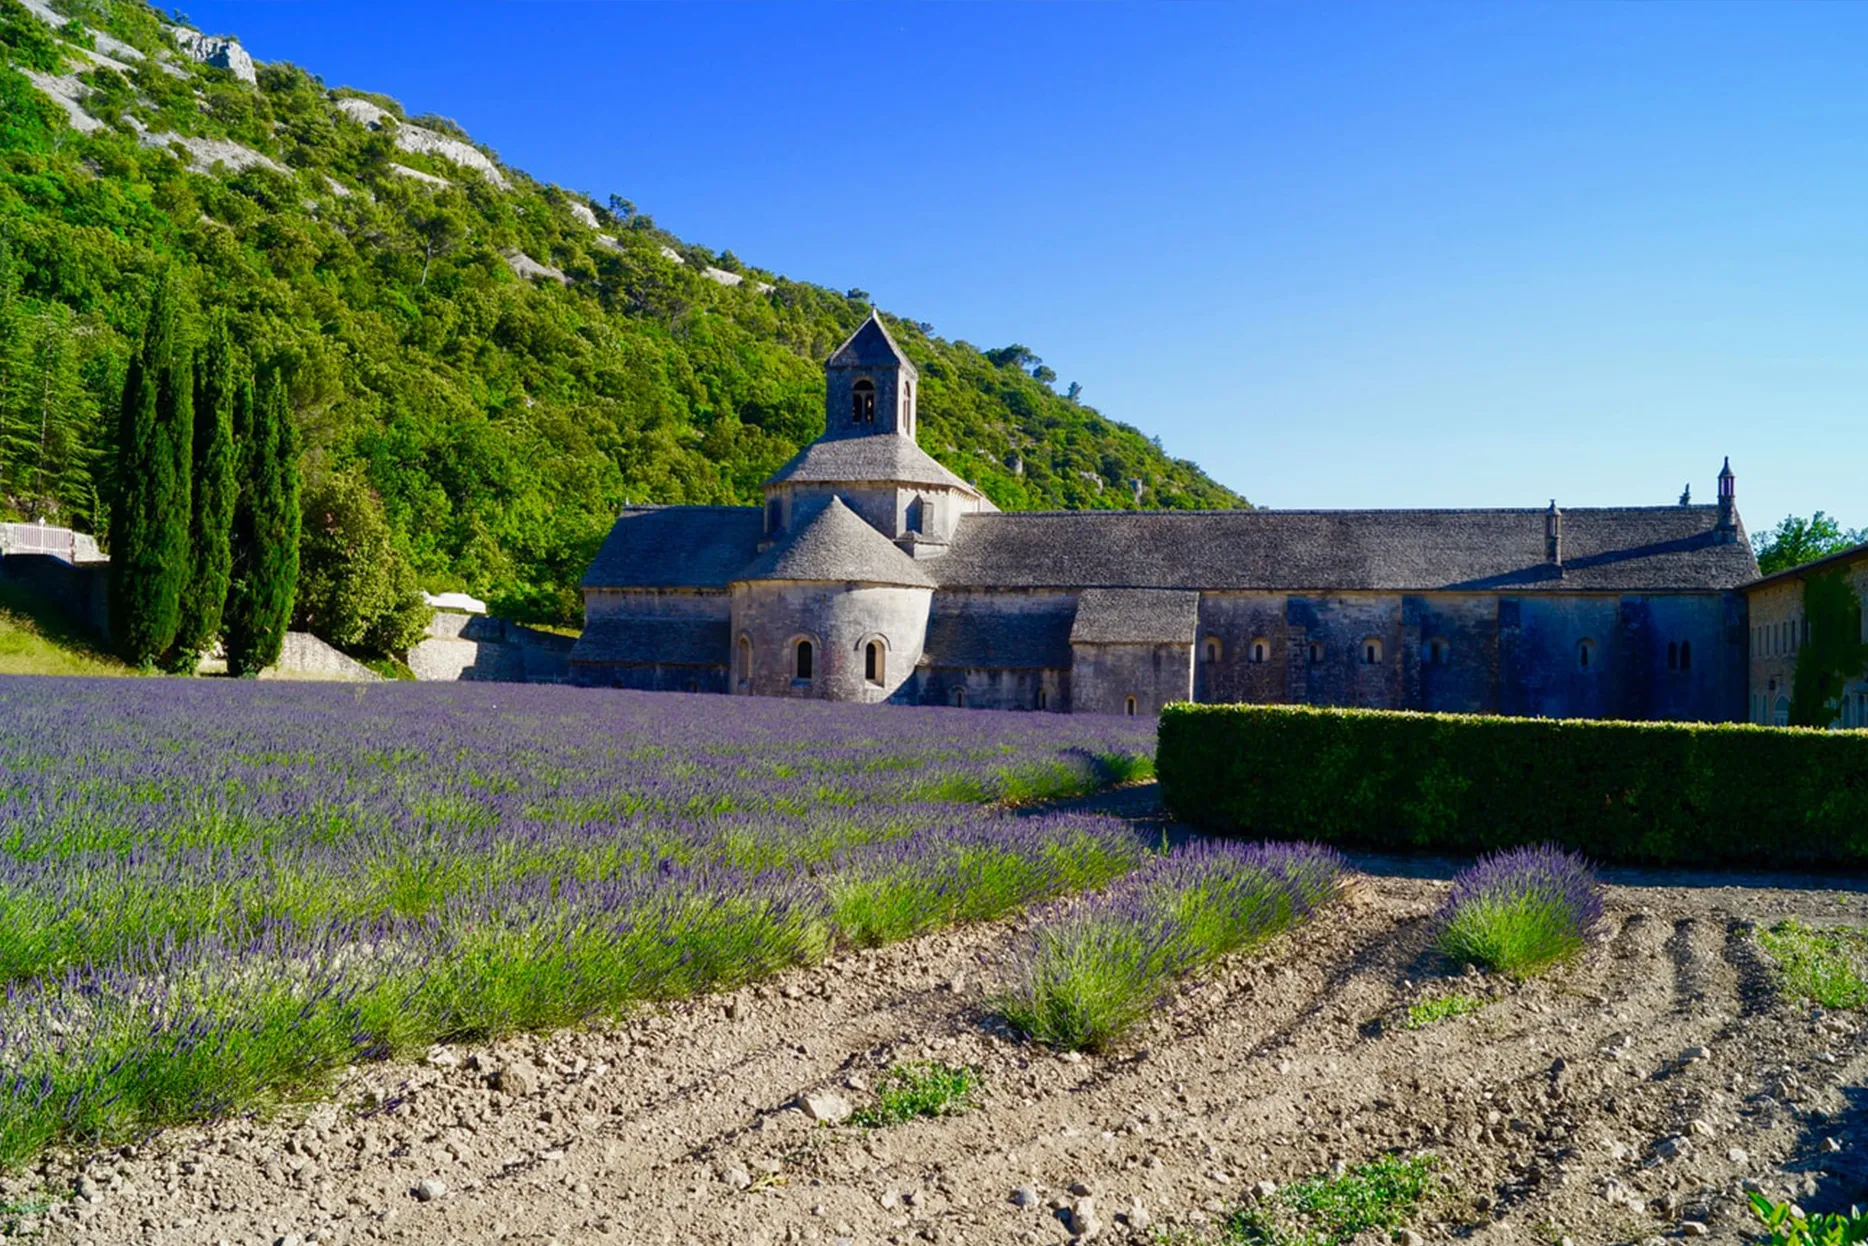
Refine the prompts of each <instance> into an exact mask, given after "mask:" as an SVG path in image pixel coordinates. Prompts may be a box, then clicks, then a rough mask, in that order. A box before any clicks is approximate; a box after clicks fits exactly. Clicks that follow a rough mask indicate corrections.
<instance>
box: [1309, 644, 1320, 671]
mask: <svg viewBox="0 0 1868 1246" xmlns="http://www.w3.org/2000/svg"><path fill="white" fill-rule="evenodd" d="M1310 664H1311V665H1312V666H1322V665H1323V645H1322V643H1321V642H1319V641H1315V640H1313V641H1311V642H1310Z"/></svg>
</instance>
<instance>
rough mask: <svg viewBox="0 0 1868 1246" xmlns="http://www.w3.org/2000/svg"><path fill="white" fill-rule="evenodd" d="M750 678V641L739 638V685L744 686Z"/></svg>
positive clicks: (745, 638) (743, 637)
mask: <svg viewBox="0 0 1868 1246" xmlns="http://www.w3.org/2000/svg"><path fill="white" fill-rule="evenodd" d="M751 679H752V641H751V640H750V639H749V638H747V637H745V636H741V637H740V638H739V686H740V687H742V688H744V687H745V686H746V685H747V683H748V682H750V681H751Z"/></svg>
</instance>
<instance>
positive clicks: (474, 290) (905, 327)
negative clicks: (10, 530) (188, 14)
mask: <svg viewBox="0 0 1868 1246" xmlns="http://www.w3.org/2000/svg"><path fill="white" fill-rule="evenodd" d="M60 23H62V24H60ZM243 70H245V72H246V73H251V71H250V70H246V67H245V66H244V64H242V63H235V64H233V66H232V67H231V68H220V67H215V66H212V65H207V64H201V63H197V62H196V61H194V60H192V59H190V58H189V57H188V56H186V55H184V54H182V53H181V51H180V50H179V49H178V45H177V42H176V39H175V37H174V34H173V31H172V28H170V27H167V26H165V25H164V24H163V21H162V20H161V18H160V17H159V16H158V15H157V13H156V11H155V10H153V9H151V8H149V7H147V6H145V5H143V4H141V3H136V2H135V0H51V3H50V4H49V6H48V4H46V3H45V2H44V0H32V7H31V8H30V9H29V8H27V7H24V6H22V4H21V3H20V0H0V511H4V512H6V513H9V514H16V515H20V516H26V517H45V518H48V519H52V520H56V521H64V522H69V523H70V524H72V525H73V526H76V527H79V528H84V529H89V530H92V531H95V532H97V533H99V534H100V536H102V537H103V538H105V539H106V541H107V540H108V536H109V529H110V516H109V514H108V505H109V503H108V499H109V497H110V491H109V489H108V487H107V484H108V480H109V472H110V471H111V468H112V464H113V459H114V453H115V448H114V446H113V445H112V440H113V438H114V436H115V432H114V427H113V420H112V418H111V417H110V415H109V414H107V413H108V412H110V410H111V409H112V408H113V407H114V405H115V404H116V402H117V396H118V394H119V393H120V392H121V389H122V382H123V375H124V370H125V367H126V364H127V361H128V358H129V356H130V354H131V352H132V348H133V343H134V342H135V340H136V336H137V334H138V332H139V329H140V325H141V322H142V318H143V316H144V310H145V307H146V305H147V302H148V298H149V292H150V289H151V286H152V284H153V282H154V280H155V277H156V274H157V273H158V272H159V271H160V270H161V268H162V266H163V265H164V264H165V262H167V261H169V260H176V261H180V262H181V264H182V266H183V267H184V269H185V270H186V272H187V274H188V280H187V283H186V284H187V286H188V290H189V297H190V298H191V299H192V300H194V301H196V302H197V303H199V304H200V305H201V306H202V308H203V309H209V308H220V309H225V311H226V313H227V314H228V316H229V317H230V318H231V321H232V324H233V327H234V337H235V340H236V341H237V342H239V343H240V344H241V345H242V347H243V348H244V350H245V351H246V352H248V353H249V354H250V355H251V358H252V363H253V365H254V366H255V367H259V368H272V367H278V368H280V369H281V370H283V372H284V373H285V374H286V376H287V377H288V378H289V384H290V396H291V406H292V410H293V416H294V419H295V422H296V423H297V425H298V430H299V437H300V442H301V444H302V445H303V447H304V449H305V455H306V458H305V470H306V476H307V489H306V497H307V499H310V498H312V497H315V496H318V495H319V494H320V493H321V492H322V485H321V481H323V480H325V479H329V478H341V479H344V480H348V481H352V482H356V481H361V482H363V483H365V484H367V486H369V487H370V488H372V489H373V490H374V491H375V492H376V493H377V494H379V495H380V496H381V499H382V502H383V506H384V509H385V512H386V514H387V518H388V522H389V526H390V529H391V531H392V533H393V537H394V540H395V542H396V543H397V545H398V546H399V552H400V553H401V554H402V555H403V557H405V558H406V559H407V561H408V563H409V564H410V565H411V566H412V567H413V568H414V570H415V573H416V574H417V575H418V576H419V578H420V580H421V581H422V583H423V585H424V586H425V587H427V588H430V589H435V590H441V589H450V588H462V589H466V590H468V591H470V592H473V593H475V594H476V595H480V596H483V597H486V598H489V599H490V600H491V601H492V602H493V604H494V606H495V608H496V609H498V610H501V611H503V612H506V613H509V614H512V615H515V616H518V617H523V618H531V619H538V620H547V621H549V620H560V621H568V620H572V619H575V618H576V617H578V614H579V610H578V603H577V596H576V590H575V585H576V582H577V579H578V577H579V575H580V574H581V573H582V570H583V567H584V565H585V563H586V562H587V560H588V558H589V555H590V554H591V552H592V551H593V550H594V548H595V545H596V543H597V542H598V541H600V539H601V538H602V536H603V534H604V532H605V531H606V530H607V529H608V527H609V524H610V522H611V519H612V518H613V516H614V514H615V513H616V511H617V510H618V509H619V508H620V507H621V506H622V505H623V503H624V502H625V501H635V502H642V501H654V502H668V503H723V502H734V503H746V502H751V501H754V500H756V497H757V493H758V486H759V484H760V482H761V481H762V480H763V479H764V478H765V477H766V476H767V475H768V474H769V473H770V472H771V471H772V470H773V469H774V468H776V467H777V466H778V465H779V464H781V463H783V462H784V461H785V459H786V458H788V457H789V456H790V455H791V454H792V453H793V452H795V451H796V450H797V448H798V447H799V446H800V445H802V444H803V443H804V442H806V441H808V440H810V439H811V438H812V437H814V436H816V435H817V433H818V432H819V431H821V428H822V422H823V411H822V403H823V397H822V395H823V379H822V374H821V372H820V361H821V360H822V358H823V357H824V356H825V355H826V354H828V353H829V352H830V350H832V349H833V348H834V347H835V345H836V344H837V342H838V341H840V340H841V339H842V338H843V336H844V335H845V334H847V333H848V332H849V331H850V330H851V329H853V328H854V327H855V326H856V324H857V323H858V322H859V321H860V320H861V318H862V317H863V316H864V315H865V314H867V311H868V304H867V296H865V295H863V293H862V292H861V291H850V292H848V293H847V294H839V293H837V292H834V291H831V290H827V289H824V288H822V287H819V286H814V285H809V284H805V283H802V282H796V281H791V280H787V279H786V278H784V277H781V276H778V275H776V274H772V273H767V272H763V271H760V270H757V269H754V268H751V267H749V266H747V265H745V264H743V263H741V262H740V261H739V260H738V259H736V258H735V257H734V256H733V255H732V254H731V253H727V252H723V253H719V254H714V253H711V252H708V251H706V250H703V249H700V248H697V247H692V246H688V245H686V244H684V243H682V242H681V241H680V240H679V239H677V238H675V237H673V236H672V235H670V234H669V233H667V232H666V231H664V230H662V229H660V228H658V227H656V225H655V224H654V222H653V221H652V220H651V219H650V217H649V216H647V215H646V214H643V213H641V212H639V211H637V210H636V209H635V207H634V206H633V205H632V204H629V203H628V202H626V201H625V200H622V199H620V198H616V197H614V196H612V197H610V198H609V199H608V200H607V202H606V203H603V204H599V203H597V202H595V201H593V200H591V199H590V198H589V197H588V196H585V195H582V194H576V193H573V192H570V191H567V190H564V189H562V188H559V187H556V186H551V185H546V184H543V183H540V182H537V181H535V180H533V179H532V178H530V177H528V176H526V175H525V174H524V173H522V172H519V171H517V170H514V169H510V168H507V167H505V166H504V165H501V164H499V163H498V161H497V157H495V156H494V155H493V154H492V153H490V152H487V151H486V150H485V149H483V148H479V147H477V146H474V145H473V144H472V143H471V142H470V140H468V138H467V136H466V135H465V134H463V133H461V131H460V129H459V127H458V126H456V125H454V124H453V123H452V122H450V121H448V120H446V119H445V118H440V117H417V118H410V117H407V116H405V115H404V114H403V112H402V109H401V108H400V107H399V106H398V105H397V104H396V102H395V101H394V100H390V99H387V98H385V97H383V96H378V95H366V94H364V93H362V92H358V91H352V90H331V89H328V88H327V87H326V85H325V84H324V83H323V82H321V81H320V80H319V79H318V78H317V77H315V76H314V75H313V74H311V73H309V72H307V71H305V70H303V69H300V68H298V67H296V66H293V65H289V64H283V63H276V64H268V65H262V66H259V67H258V69H257V73H255V74H251V76H252V77H253V79H254V80H253V81H251V82H248V81H245V80H244V75H243V73H242V72H241V71H243ZM887 319H888V323H889V327H890V329H891V331H892V332H893V333H894V334H895V336H896V339H897V340H898V341H899V342H900V343H901V344H902V346H903V348H904V349H905V350H906V351H907V352H908V353H909V354H910V355H911V356H912V357H913V359H914V360H915V363H916V365H917V367H919V369H920V370H921V375H922V388H921V396H920V406H921V413H922V435H921V441H922V444H923V445H924V446H925V448H927V449H928V450H929V451H930V452H931V453H933V454H934V455H935V456H936V457H937V458H939V459H941V460H942V461H943V462H945V463H946V464H947V465H948V466H949V467H951V468H953V469H954V470H955V471H956V472H958V473H959V474H961V475H962V476H965V477H967V478H969V479H971V480H974V481H976V482H978V483H979V484H980V486H981V487H982V488H984V489H985V491H986V492H987V493H988V494H989V495H990V496H991V497H992V498H993V499H994V500H995V501H996V502H997V503H998V504H999V505H1000V506H1001V507H1004V508H1006V509H1028V508H1044V507H1064V508H1076V507H1133V506H1136V505H1138V504H1139V505H1142V506H1149V507H1203V508H1210V507H1229V506H1239V505H1243V504H1244V502H1243V499H1241V498H1239V497H1238V496H1237V495H1235V494H1233V493H1231V492H1229V491H1228V490H1226V489H1225V488H1223V487H1221V486H1220V485H1218V484H1216V483H1214V482H1213V481H1212V480H1210V479H1208V478H1207V477H1206V476H1205V475H1204V474H1202V473H1201V472H1200V470H1199V469H1198V468H1197V467H1195V466H1194V465H1193V464H1191V463H1187V462H1184V461H1180V460H1174V459H1170V458H1168V457H1167V456H1166V455H1164V454H1163V453H1162V452H1161V451H1160V450H1159V449H1158V447H1157V446H1155V445H1154V444H1153V443H1151V442H1150V441H1149V439H1148V438H1146V437H1144V436H1143V435H1142V434H1141V433H1139V432H1137V431H1136V430H1135V429H1133V428H1131V427H1128V426H1126V425H1123V424H1118V423H1116V422H1114V421H1112V420H1110V419H1108V418H1106V417H1104V416H1103V415H1101V414H1099V413H1098V412H1096V411H1095V410H1094V409H1092V408H1090V407H1088V406H1086V405H1084V404H1082V403H1081V402H1078V401H1075V400H1074V399H1071V398H1068V397H1065V396H1062V395H1059V394H1058V393H1056V392H1055V391H1054V390H1053V389H1052V388H1051V385H1050V382H1051V381H1053V380H1054V379H1055V378H1054V377H1053V376H1052V375H1051V373H1050V371H1049V370H1048V369H1046V368H1044V367H1043V365H1042V363H1041V361H1039V360H1038V359H1037V358H1036V357H1035V356H1034V355H1033V354H1032V353H1031V352H1030V351H1029V350H1027V349H1025V348H1024V347H1023V346H1008V347H1004V348H1000V349H997V350H992V351H982V350H980V349H976V348H975V347H973V346H970V345H968V344H967V343H965V342H959V341H949V340H946V339H943V338H940V337H938V336H936V335H935V334H934V332H933V328H932V326H929V325H926V324H920V323H916V322H914V321H912V320H904V319H900V318H897V317H893V316H890V317H887ZM195 321H196V322H197V323H199V322H200V317H195ZM1136 481H1139V482H1140V486H1139V490H1137V488H1136V486H1135V485H1134V483H1133V482H1136ZM310 527H311V525H310V524H309V523H308V525H307V528H308V530H309V529H310Z"/></svg>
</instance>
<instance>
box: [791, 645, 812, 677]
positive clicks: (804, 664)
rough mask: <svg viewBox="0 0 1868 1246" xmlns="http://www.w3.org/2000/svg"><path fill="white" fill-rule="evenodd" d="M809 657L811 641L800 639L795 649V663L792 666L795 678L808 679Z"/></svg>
mask: <svg viewBox="0 0 1868 1246" xmlns="http://www.w3.org/2000/svg"><path fill="white" fill-rule="evenodd" d="M811 657H812V655H811V642H810V641H808V640H800V641H799V642H798V650H797V665H796V666H795V667H794V668H793V669H794V670H795V672H796V673H795V676H794V677H795V678H797V679H809V678H810V677H811V665H812V663H811Z"/></svg>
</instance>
